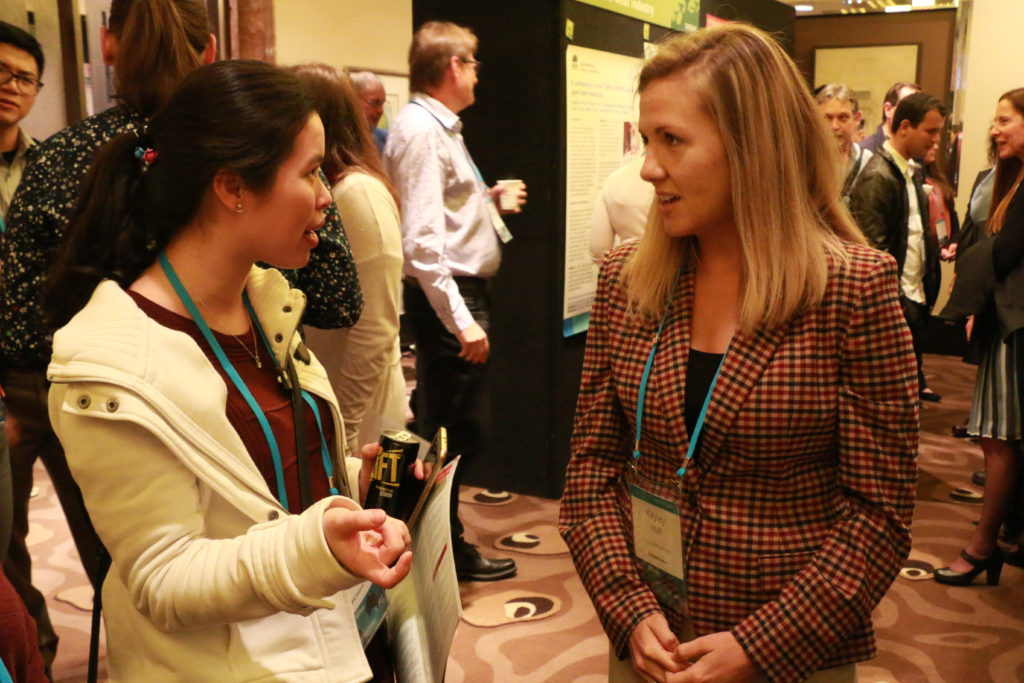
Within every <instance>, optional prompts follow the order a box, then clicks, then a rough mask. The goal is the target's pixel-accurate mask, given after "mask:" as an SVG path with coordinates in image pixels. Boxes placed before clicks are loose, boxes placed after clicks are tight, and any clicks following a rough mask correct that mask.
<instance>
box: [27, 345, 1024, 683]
mask: <svg viewBox="0 0 1024 683" xmlns="http://www.w3.org/2000/svg"><path fill="white" fill-rule="evenodd" d="M926 370H927V371H928V376H929V382H930V384H931V386H932V387H933V388H934V389H935V390H936V391H938V392H939V393H941V394H943V397H944V398H943V401H942V403H940V404H926V407H925V409H924V412H923V413H922V437H921V455H920V465H921V479H920V486H919V491H918V505H917V510H916V512H915V520H914V549H913V552H912V555H911V561H910V563H909V566H908V568H907V570H905V571H904V577H903V578H899V579H897V580H896V582H895V583H894V584H893V587H892V589H891V590H890V591H889V593H888V595H887V596H886V597H885V599H884V600H883V602H882V603H881V605H879V607H878V609H877V610H876V612H875V625H876V627H877V631H878V646H879V656H878V657H877V658H876V659H875V660H873V661H871V662H867V663H865V664H862V665H861V666H860V667H859V669H858V679H859V681H861V682H862V683H867V682H870V683H890V682H899V683H916V682H918V681H928V682H936V683H962V682H971V683H973V682H975V681H994V682H995V683H1011V682H1015V681H1022V680H1024V571H1022V570H1020V569H1016V568H1013V567H1006V568H1005V569H1004V570H1003V576H1002V582H1001V584H1000V585H999V586H998V587H992V588H989V587H985V586H982V585H981V579H979V580H978V582H977V585H975V586H973V587H970V588H954V587H946V586H942V585H939V584H937V583H935V582H934V581H930V580H927V579H928V578H929V577H930V572H931V571H932V570H933V568H934V567H936V566H944V565H946V564H947V563H948V562H949V561H950V560H951V559H952V558H953V557H955V556H956V554H957V553H958V552H959V551H960V549H961V548H962V547H963V546H964V545H965V543H966V541H967V538H968V536H969V535H970V533H971V530H972V528H973V526H972V525H973V524H974V522H975V521H976V520H977V518H978V512H979V506H978V503H979V502H980V494H981V492H982V490H981V489H979V488H978V487H976V486H974V485H972V484H971V483H970V476H971V473H972V472H973V471H974V470H978V469H981V467H982V458H981V451H980V449H979V448H978V447H977V446H976V445H975V444H972V443H970V442H969V441H966V440H958V439H954V438H952V437H951V436H950V435H949V427H950V425H952V424H954V423H957V422H960V421H962V420H963V418H964V417H965V416H966V414H967V411H968V405H969V401H970V389H971V386H972V385H973V381H974V369H973V367H972V366H967V365H964V364H963V363H961V362H960V361H958V360H957V359H954V358H949V357H942V356H927V357H926ZM37 484H38V486H39V487H40V495H39V496H38V497H37V498H36V499H34V500H33V502H32V506H33V507H32V524H33V529H32V537H31V539H32V547H33V555H34V556H35V557H36V558H37V565H36V582H37V584H38V585H39V586H40V587H41V588H43V589H44V591H46V593H47V595H48V596H50V609H51V612H52V615H53V620H54V622H55V624H56V627H57V629H58V632H59V633H60V635H61V646H60V651H59V654H58V658H57V662H56V664H55V669H54V674H55V677H56V680H57V681H75V682H77V681H84V680H85V664H86V658H87V654H86V650H87V644H88V628H89V615H88V613H87V612H86V611H83V610H82V609H79V608H78V607H76V606H75V605H76V604H78V605H83V606H86V605H87V604H88V601H89V600H90V599H91V598H90V591H89V590H88V588H87V587H86V581H85V578H84V575H83V574H82V572H81V568H80V566H79V565H78V559H77V555H76V554H75V551H74V547H73V545H72V543H71V540H70V537H69V535H68V532H67V527H66V525H65V524H64V520H63V516H62V514H61V512H60V508H59V506H58V504H57V502H56V497H55V496H54V495H53V491H52V488H51V487H50V484H49V482H48V480H47V479H46V476H45V473H44V472H43V471H42V470H41V469H40V470H39V471H38V478H37ZM956 489H963V491H961V492H959V493H957V495H956V496H955V497H953V496H951V494H953V492H954V490H956ZM462 499H463V501H465V503H466V504H465V505H463V506H462V510H463V515H464V519H465V521H466V523H467V527H468V528H469V530H470V531H469V534H470V536H471V538H470V540H475V541H476V542H478V543H479V544H480V545H481V548H482V549H483V550H484V552H485V553H487V554H492V555H495V554H501V555H510V556H514V557H515V558H516V560H517V562H518V564H519V574H518V575H517V576H516V577H515V578H513V579H509V580H506V581H499V582H496V583H467V584H462V597H463V604H464V606H465V614H464V623H463V624H462V625H461V626H460V627H459V631H458V633H457V634H456V638H455V644H454V646H453V649H452V654H451V659H450V660H449V667H448V676H447V679H446V680H447V681H450V682H452V683H462V682H464V681H465V682H472V683H484V682H486V681H528V682H541V681H554V682H563V681H565V682H570V681H571V682H577V681H578V682H581V683H596V682H597V681H602V680H605V679H606V672H607V662H606V657H607V641H606V640H605V637H604V634H603V633H602V631H601V629H600V626H599V625H598V623H597V619H596V617H595V615H594V611H593V608H592V607H591V605H590V602H589V600H588V599H587V597H586V595H585V594H584V592H583V588H582V586H581V585H580V583H579V580H578V579H577V578H576V575H575V573H574V571H573V569H572V564H571V562H570V561H569V557H568V554H567V553H566V550H565V547H564V545H562V543H561V541H560V540H559V539H558V538H557V534H555V533H554V524H555V520H556V516H557V502H556V501H550V500H542V499H538V498H533V497H528V496H517V495H511V496H503V495H493V494H490V493H488V492H484V491H481V490H480V489H474V488H464V489H463V491H462ZM921 579H924V580H921Z"/></svg>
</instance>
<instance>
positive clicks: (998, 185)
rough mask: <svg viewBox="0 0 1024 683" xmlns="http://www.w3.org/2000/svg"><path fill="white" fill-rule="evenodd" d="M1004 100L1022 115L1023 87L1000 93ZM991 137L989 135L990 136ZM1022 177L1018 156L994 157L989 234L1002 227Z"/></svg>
mask: <svg viewBox="0 0 1024 683" xmlns="http://www.w3.org/2000/svg"><path fill="white" fill-rule="evenodd" d="M1003 100H1006V101H1007V102H1009V103H1010V105H1011V106H1013V108H1014V109H1016V110H1017V113H1018V114H1020V115H1021V116H1024V88H1014V89H1013V90H1010V91H1007V92H1005V93H1003V94H1002V96H1001V97H1000V98H999V101H1000V102H1002V101H1003ZM990 137H991V136H990ZM1022 178H1024V163H1022V162H1021V159H1020V157H1016V156H1013V157H1010V158H1008V159H1000V158H998V156H997V157H996V177H995V181H994V182H993V184H992V204H991V205H990V208H989V216H988V221H987V222H986V223H985V228H986V229H987V230H988V232H990V233H991V234H993V235H994V234H996V233H997V232H999V231H1000V230H1002V229H1003V223H1004V222H1005V221H1006V212H1007V211H1008V210H1009V208H1010V202H1012V201H1013V196H1014V195H1015V194H1017V188H1018V187H1020V182H1021V179H1022Z"/></svg>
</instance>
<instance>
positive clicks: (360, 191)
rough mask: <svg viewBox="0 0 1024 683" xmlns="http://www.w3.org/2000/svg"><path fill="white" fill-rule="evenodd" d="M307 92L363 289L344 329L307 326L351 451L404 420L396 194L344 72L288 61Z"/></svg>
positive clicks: (400, 253)
mask: <svg viewBox="0 0 1024 683" xmlns="http://www.w3.org/2000/svg"><path fill="white" fill-rule="evenodd" d="M291 69H292V71H294V72H295V74H297V75H298V77H299V78H300V79H301V80H302V81H304V82H305V83H306V84H307V85H308V86H309V88H310V90H311V91H312V93H313V99H314V101H315V104H316V109H317V112H318V113H319V114H320V118H321V120H323V122H324V137H325V140H326V153H325V156H324V163H323V170H324V173H325V174H326V175H327V179H328V180H329V181H330V183H331V194H332V195H333V197H334V201H335V203H337V205H338V213H340V214H341V219H342V221H343V222H344V224H345V233H346V235H347V236H348V239H349V243H350V244H351V245H352V256H353V258H354V259H355V262H356V269H357V271H358V273H359V283H360V286H361V287H362V290H363V301H364V303H363V312H362V315H360V316H359V322H357V323H356V324H355V325H353V326H352V328H351V329H347V330H318V329H312V328H307V329H306V342H307V343H308V344H309V346H310V348H311V349H313V351H314V352H315V353H316V355H317V357H318V358H320V361H321V362H322V363H323V364H324V367H326V368H327V375H328V376H329V377H330V378H331V386H332V387H334V392H335V394H336V395H337V397H338V405H339V406H340V407H341V414H342V415H343V416H344V417H345V433H346V434H347V435H348V440H349V447H350V449H351V450H352V452H359V445H360V444H365V443H369V442H376V441H377V440H378V438H379V437H380V433H381V430H382V429H402V428H403V427H404V426H405V412H406V410H405V408H406V403H407V401H406V397H405V378H404V376H403V375H402V363H401V351H400V349H399V345H398V316H399V314H400V312H401V304H400V301H401V296H402V263H403V257H402V229H401V224H400V222H399V218H398V203H397V202H398V198H397V196H396V194H395V190H394V188H393V187H392V186H391V182H390V181H389V180H388V177H387V174H386V173H385V172H384V167H383V164H382V163H381V159H380V155H379V153H378V152H377V147H376V146H375V145H374V143H373V138H372V137H371V135H370V127H369V125H368V124H367V122H366V118H365V116H364V114H363V107H362V104H361V102H360V100H359V97H358V96H357V95H356V92H355V88H354V87H353V85H352V83H351V82H350V80H349V78H348V76H344V75H342V74H339V73H338V72H337V71H336V70H335V69H334V67H332V66H329V65H327V64H301V65H298V66H294V67H291Z"/></svg>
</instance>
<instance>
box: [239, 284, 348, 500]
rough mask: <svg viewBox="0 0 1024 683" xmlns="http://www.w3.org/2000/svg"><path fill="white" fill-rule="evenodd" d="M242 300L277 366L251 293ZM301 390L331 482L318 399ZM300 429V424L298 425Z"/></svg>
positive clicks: (334, 490) (328, 458)
mask: <svg viewBox="0 0 1024 683" xmlns="http://www.w3.org/2000/svg"><path fill="white" fill-rule="evenodd" d="M242 302H243V303H244V304H245V308H246V310H247V311H249V318H250V319H252V322H253V325H255V326H256V331H257V332H259V333H260V339H262V340H263V345H264V346H266V347H267V352H268V353H269V354H270V357H271V358H273V359H274V367H277V357H276V356H275V355H274V349H273V347H271V346H270V340H269V339H267V335H266V333H265V332H264V331H263V325H261V324H260V319H259V317H258V316H257V315H256V311H255V310H254V309H253V307H252V302H251V301H249V295H248V294H247V293H244V292H243V294H242ZM299 391H300V392H301V393H302V400H303V401H305V402H306V405H308V406H309V408H310V410H312V411H313V417H314V418H315V419H316V429H317V431H318V432H319V433H320V457H321V458H322V459H323V461H324V473H325V474H326V475H327V480H328V481H330V482H333V481H334V466H333V465H332V464H331V452H330V450H328V448H327V439H326V438H324V424H323V421H322V420H321V419H320V408H318V407H317V405H316V401H315V400H314V399H313V397H312V396H311V395H310V394H309V392H308V391H306V390H305V389H303V388H302V387H299ZM296 429H298V426H296ZM330 491H331V495H332V496H336V495H338V488H337V487H336V486H333V485H332V486H331V487H330Z"/></svg>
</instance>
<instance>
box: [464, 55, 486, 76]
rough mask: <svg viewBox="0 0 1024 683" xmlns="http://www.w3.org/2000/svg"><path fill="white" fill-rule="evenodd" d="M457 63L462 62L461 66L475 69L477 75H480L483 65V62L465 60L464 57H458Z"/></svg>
mask: <svg viewBox="0 0 1024 683" xmlns="http://www.w3.org/2000/svg"><path fill="white" fill-rule="evenodd" d="M459 61H460V62H462V63H463V64H469V65H470V66H472V67H473V68H474V69H476V72H477V73H480V69H481V67H483V65H484V63H483V62H479V61H477V60H475V59H466V58H465V57H459Z"/></svg>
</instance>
